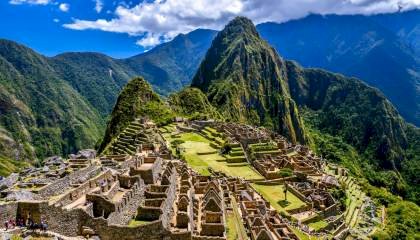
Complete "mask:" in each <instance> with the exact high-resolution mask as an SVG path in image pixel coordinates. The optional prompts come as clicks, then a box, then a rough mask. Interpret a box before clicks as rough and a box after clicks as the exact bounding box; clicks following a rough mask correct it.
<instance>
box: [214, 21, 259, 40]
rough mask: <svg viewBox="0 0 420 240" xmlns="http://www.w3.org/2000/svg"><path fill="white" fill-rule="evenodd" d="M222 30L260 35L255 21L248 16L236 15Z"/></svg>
mask: <svg viewBox="0 0 420 240" xmlns="http://www.w3.org/2000/svg"><path fill="white" fill-rule="evenodd" d="M222 32H229V34H242V33H246V34H252V35H256V36H258V32H257V29H256V27H255V25H254V23H253V22H252V21H251V20H250V19H248V18H246V17H235V18H234V19H233V20H231V21H230V22H229V23H228V24H227V25H226V26H225V28H224V29H223V31H222Z"/></svg>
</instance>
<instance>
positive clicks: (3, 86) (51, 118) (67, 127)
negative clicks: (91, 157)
mask: <svg viewBox="0 0 420 240" xmlns="http://www.w3.org/2000/svg"><path fill="white" fill-rule="evenodd" d="M0 113H1V114H0V150H1V151H0V155H1V156H2V157H3V158H4V159H6V158H7V159H9V160H10V159H11V160H28V161H32V162H33V161H34V160H35V159H36V158H38V159H42V158H43V157H45V156H49V155H53V154H67V153H71V152H74V151H76V150H78V149H80V148H87V147H93V146H94V143H95V142H96V141H97V139H98V138H99V137H100V135H101V126H102V122H103V121H102V119H101V117H100V115H99V113H98V112H97V111H96V110H95V109H94V108H93V107H92V106H91V105H90V104H89V103H88V102H87V101H86V100H85V99H84V98H83V97H82V96H81V95H80V94H79V93H78V92H77V91H75V90H74V89H73V88H72V87H71V86H70V85H69V84H68V83H67V82H66V81H64V80H63V79H61V78H60V77H59V75H58V74H57V73H56V72H55V71H54V69H53V67H52V66H51V65H50V64H49V62H48V59H47V58H45V57H43V56H41V55H39V54H37V53H35V52H34V51H32V50H30V49H28V48H26V47H24V46H22V45H19V44H16V43H14V42H11V41H7V40H0Z"/></svg>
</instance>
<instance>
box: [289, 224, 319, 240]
mask: <svg viewBox="0 0 420 240" xmlns="http://www.w3.org/2000/svg"><path fill="white" fill-rule="evenodd" d="M290 228H291V229H292V231H293V233H294V234H296V236H297V237H298V238H299V239H300V240H318V239H320V238H317V237H315V236H308V235H307V234H305V233H303V232H302V231H300V230H299V229H297V228H295V227H290Z"/></svg>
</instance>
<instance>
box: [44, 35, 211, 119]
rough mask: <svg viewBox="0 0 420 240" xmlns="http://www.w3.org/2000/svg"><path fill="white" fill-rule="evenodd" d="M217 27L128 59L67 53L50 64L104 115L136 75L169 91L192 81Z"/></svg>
mask: <svg viewBox="0 0 420 240" xmlns="http://www.w3.org/2000/svg"><path fill="white" fill-rule="evenodd" d="M215 34H216V31H213V30H205V29H198V30H195V31H192V32H190V33H188V34H180V35H178V36H177V37H175V38H174V39H173V40H172V41H170V42H167V43H164V44H162V45H159V46H157V47H156V48H153V49H152V50H150V51H148V52H146V53H142V54H139V55H136V56H133V57H130V58H127V59H114V58H111V57H108V56H106V55H103V54H100V53H89V52H86V53H77V52H74V53H64V54H60V55H57V56H55V57H53V58H50V59H49V63H50V65H51V66H52V67H53V68H54V70H55V71H56V72H57V73H58V74H59V76H60V77H61V78H62V79H64V80H66V81H67V82H68V83H69V84H70V85H71V86H72V87H73V88H74V89H75V90H77V91H78V92H79V93H80V94H81V95H82V96H83V97H85V98H86V99H87V100H88V101H89V103H90V104H91V105H92V106H94V107H95V108H96V109H97V110H98V111H99V112H100V113H101V115H103V116H104V117H105V116H107V115H108V114H109V113H110V112H111V111H112V107H113V106H114V104H115V101H116V99H117V97H118V93H119V92H120V91H121V89H122V87H123V86H124V85H125V84H126V83H127V82H128V81H129V80H130V79H131V78H133V77H135V76H144V77H145V78H146V79H148V80H149V82H150V83H151V84H152V86H153V89H154V90H155V91H157V93H159V94H161V95H169V94H170V93H172V92H175V91H178V90H180V89H182V88H183V87H184V86H186V85H188V84H189V83H190V80H191V78H192V76H193V74H194V73H195V71H196V70H197V67H198V65H199V64H200V61H201V60H202V58H203V57H204V54H205V52H206V50H207V49H208V47H209V46H210V43H211V40H212V39H213V37H214V35H215Z"/></svg>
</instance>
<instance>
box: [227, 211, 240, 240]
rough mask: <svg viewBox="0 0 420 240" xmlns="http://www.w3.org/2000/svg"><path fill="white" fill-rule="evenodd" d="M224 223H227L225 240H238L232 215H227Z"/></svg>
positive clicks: (236, 228)
mask: <svg viewBox="0 0 420 240" xmlns="http://www.w3.org/2000/svg"><path fill="white" fill-rule="evenodd" d="M226 221H227V240H236V239H239V233H238V230H239V229H238V223H237V221H236V218H235V216H234V215H233V213H229V214H227V217H226ZM240 224H242V223H240Z"/></svg>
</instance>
